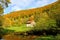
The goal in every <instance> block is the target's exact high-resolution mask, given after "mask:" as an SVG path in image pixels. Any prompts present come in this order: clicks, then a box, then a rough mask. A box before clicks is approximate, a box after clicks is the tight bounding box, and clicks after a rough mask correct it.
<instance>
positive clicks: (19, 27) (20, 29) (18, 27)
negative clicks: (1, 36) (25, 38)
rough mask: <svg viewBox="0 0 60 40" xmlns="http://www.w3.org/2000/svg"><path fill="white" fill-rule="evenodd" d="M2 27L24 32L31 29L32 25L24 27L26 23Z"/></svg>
mask: <svg viewBox="0 0 60 40" xmlns="http://www.w3.org/2000/svg"><path fill="white" fill-rule="evenodd" d="M4 29H8V30H14V31H15V32H26V31H30V30H32V29H33V28H32V27H26V25H21V26H11V27H6V28H4Z"/></svg>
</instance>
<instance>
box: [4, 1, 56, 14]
mask: <svg viewBox="0 0 60 40" xmlns="http://www.w3.org/2000/svg"><path fill="white" fill-rule="evenodd" d="M55 1H56V0H11V4H9V7H7V8H5V9H4V14H7V13H9V12H13V11H18V10H25V9H31V8H37V7H42V6H45V5H48V4H50V3H53V2H55Z"/></svg>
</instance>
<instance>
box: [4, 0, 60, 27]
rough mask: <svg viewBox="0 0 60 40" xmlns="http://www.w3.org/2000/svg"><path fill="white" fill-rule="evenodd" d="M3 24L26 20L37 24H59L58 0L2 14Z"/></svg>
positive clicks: (59, 8)
mask: <svg viewBox="0 0 60 40" xmlns="http://www.w3.org/2000/svg"><path fill="white" fill-rule="evenodd" d="M4 18H5V21H4V24H3V26H14V25H18V26H19V25H22V24H25V23H26V22H27V20H29V19H30V20H34V21H35V22H36V23H37V24H36V25H38V26H42V24H43V25H44V26H59V25H60V1H59V0H58V1H57V2H54V3H52V4H49V5H46V6H44V7H40V8H35V9H29V10H22V11H16V12H11V13H9V14H6V15H4Z"/></svg>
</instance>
